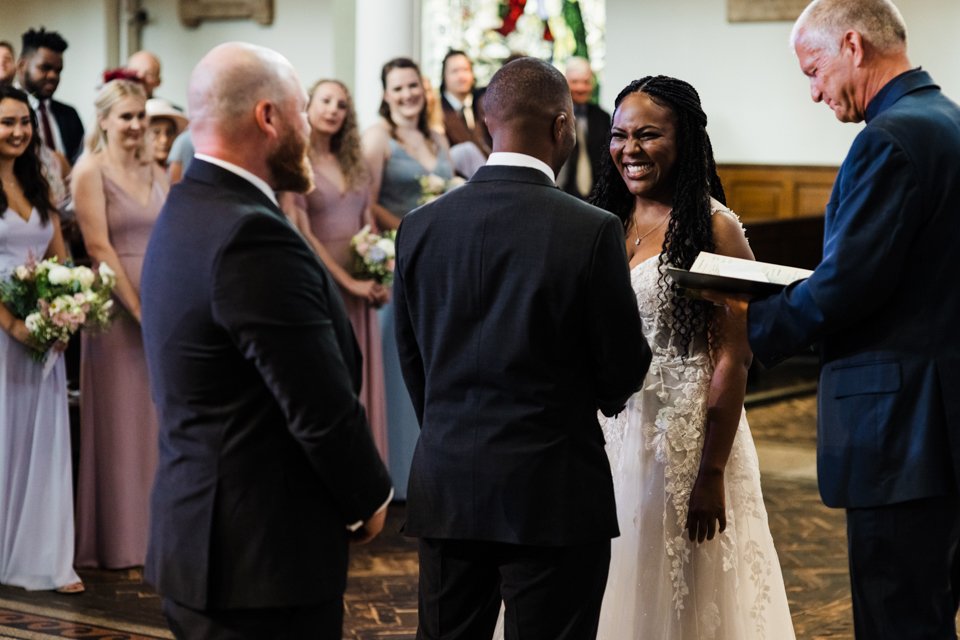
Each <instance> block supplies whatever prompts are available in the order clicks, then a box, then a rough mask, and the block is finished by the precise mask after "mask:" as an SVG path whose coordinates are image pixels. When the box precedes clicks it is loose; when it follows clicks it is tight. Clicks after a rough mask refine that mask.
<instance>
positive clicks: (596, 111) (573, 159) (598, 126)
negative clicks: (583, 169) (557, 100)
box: [560, 103, 610, 199]
mask: <svg viewBox="0 0 960 640" xmlns="http://www.w3.org/2000/svg"><path fill="white" fill-rule="evenodd" d="M586 108H587V154H588V155H589V156H590V168H591V171H592V173H593V182H596V179H597V176H599V175H600V158H602V157H603V154H605V153H610V150H609V148H608V146H607V145H608V142H607V139H608V137H609V135H610V114H609V113H607V112H606V111H604V110H603V109H601V108H600V107H599V106H597V105H595V104H592V103H588V104H587V105H586ZM581 144H583V140H580V139H579V138H578V139H577V145H576V146H575V147H574V148H573V153H571V154H570V157H569V158H567V162H566V164H564V166H563V169H562V170H561V171H560V176H561V181H562V184H561V185H560V188H561V189H563V190H564V191H566V192H567V193H569V194H571V195H575V196H577V197H578V198H584V199H586V198H587V196H589V195H590V194H589V193H580V191H579V190H578V189H577V158H578V156H579V154H580V145H581ZM591 187H592V185H591Z"/></svg>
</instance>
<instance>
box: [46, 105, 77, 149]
mask: <svg viewBox="0 0 960 640" xmlns="http://www.w3.org/2000/svg"><path fill="white" fill-rule="evenodd" d="M50 113H51V114H52V115H53V119H54V120H55V121H56V123H57V128H59V129H60V139H61V140H63V148H64V151H65V154H64V155H66V156H67V160H69V161H70V164H74V163H75V162H76V161H77V158H79V157H80V154H81V153H83V122H81V121H80V116H79V115H78V114H77V110H76V109H74V108H73V107H71V106H70V105H68V104H65V103H63V102H57V101H56V100H50Z"/></svg>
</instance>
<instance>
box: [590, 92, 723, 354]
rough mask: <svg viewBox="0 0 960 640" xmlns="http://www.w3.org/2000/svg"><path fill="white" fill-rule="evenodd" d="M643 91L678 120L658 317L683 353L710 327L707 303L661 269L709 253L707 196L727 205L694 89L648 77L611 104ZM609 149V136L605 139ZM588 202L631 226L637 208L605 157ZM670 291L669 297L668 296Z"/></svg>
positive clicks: (686, 264) (710, 233)
mask: <svg viewBox="0 0 960 640" xmlns="http://www.w3.org/2000/svg"><path fill="white" fill-rule="evenodd" d="M633 93H644V94H646V95H648V96H649V97H650V99H651V100H653V101H654V102H655V103H657V104H659V105H660V106H663V107H666V108H668V109H670V110H671V111H672V112H673V114H674V117H675V118H676V123H677V129H676V137H677V140H676V144H677V162H676V166H675V167H674V169H673V176H674V181H675V185H674V192H673V210H672V211H671V213H670V222H669V224H668V225H667V231H666V234H665V237H664V239H663V249H662V252H661V254H660V267H661V269H660V280H659V293H658V298H659V300H660V305H659V308H660V313H661V314H663V316H664V320H665V321H666V322H667V324H668V326H669V327H670V328H671V329H672V330H673V332H674V333H675V334H676V335H677V337H678V338H679V344H678V345H677V348H678V349H679V350H680V354H681V355H687V353H688V351H689V347H690V343H691V342H692V341H693V339H694V337H695V336H697V335H703V333H704V332H706V331H708V329H709V328H710V327H709V325H710V318H711V316H712V309H711V305H710V304H709V303H706V302H701V301H696V300H691V299H689V298H685V297H683V296H681V295H678V291H677V286H676V285H675V284H672V283H670V281H669V280H668V279H667V276H666V272H665V270H664V269H663V267H664V266H666V265H670V266H674V267H679V268H681V269H689V268H690V265H692V264H693V261H694V259H695V258H696V257H697V254H698V253H700V252H701V251H713V250H714V248H715V245H714V241H713V227H712V224H711V220H710V219H711V212H710V197H711V196H712V197H713V198H715V199H717V200H718V201H720V202H721V203H724V204H726V195H725V194H724V192H723V186H722V185H721V184H720V178H719V177H718V176H717V166H716V162H715V161H714V159H713V147H712V145H711V144H710V136H708V135H707V129H706V126H707V116H706V114H705V113H704V112H703V107H702V106H701V105H700V96H699V95H698V94H697V90H696V89H694V88H693V87H692V86H691V85H690V84H689V83H687V82H684V81H683V80H677V79H676V78H670V77H667V76H646V77H644V78H640V79H639V80H634V81H633V82H631V83H630V84H629V85H627V86H626V87H625V88H624V89H623V91H621V92H620V95H618V96H617V99H616V101H615V103H614V104H615V110H616V108H619V107H620V103H621V102H623V100H624V98H626V97H627V96H628V95H630V94H633ZM608 146H609V136H608ZM590 202H591V203H593V204H594V205H596V206H598V207H601V208H603V209H606V210H607V211H610V212H612V213H614V214H615V215H616V216H617V217H619V218H620V220H621V221H622V223H623V228H624V230H626V229H627V226H628V225H629V223H630V220H631V217H632V214H633V208H634V204H635V198H634V196H633V195H632V194H631V193H630V192H629V191H628V190H627V187H626V185H625V184H624V182H623V178H622V177H621V176H620V174H619V172H618V171H617V168H616V166H615V165H614V164H613V160H612V159H611V157H610V154H609V153H604V154H603V157H602V158H601V160H600V175H599V177H598V180H597V182H596V185H595V186H594V189H593V193H592V194H591V197H590ZM668 290H670V292H672V295H668Z"/></svg>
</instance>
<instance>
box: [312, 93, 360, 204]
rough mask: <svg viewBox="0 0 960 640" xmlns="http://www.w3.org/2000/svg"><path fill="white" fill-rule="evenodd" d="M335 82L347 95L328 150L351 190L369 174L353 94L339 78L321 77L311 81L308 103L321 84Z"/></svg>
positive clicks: (358, 185)
mask: <svg viewBox="0 0 960 640" xmlns="http://www.w3.org/2000/svg"><path fill="white" fill-rule="evenodd" d="M325 84H335V85H337V86H338V87H340V88H341V89H343V94H344V95H345V96H346V97H347V115H346V116H345V117H344V119H343V125H341V127H340V131H337V132H336V133H335V134H333V136H331V137H330V151H332V152H333V155H334V156H336V158H337V162H338V163H339V164H340V169H341V171H343V177H344V180H345V181H346V183H347V189H348V190H352V189H355V188H357V187H360V186H362V185H364V184H365V183H366V182H367V181H368V180H369V179H370V175H369V172H368V171H367V164H366V162H364V161H363V153H362V152H361V151H360V131H359V129H358V127H357V111H356V109H355V108H354V106H353V96H351V95H350V90H349V89H347V85H345V84H343V83H342V82H340V81H339V80H333V79H326V78H324V79H321V80H317V81H316V82H314V83H313V86H312V87H310V93H309V95H310V102H309V103H308V104H307V108H308V109H309V108H310V104H311V103H313V96H314V95H315V94H316V92H317V89H319V88H320V86H321V85H325Z"/></svg>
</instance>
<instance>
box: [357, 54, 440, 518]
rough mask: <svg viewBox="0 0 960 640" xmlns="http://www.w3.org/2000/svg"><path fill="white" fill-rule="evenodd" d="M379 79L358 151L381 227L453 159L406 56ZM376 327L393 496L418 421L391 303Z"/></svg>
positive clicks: (393, 224) (401, 484)
mask: <svg viewBox="0 0 960 640" xmlns="http://www.w3.org/2000/svg"><path fill="white" fill-rule="evenodd" d="M380 81H381V83H382V85H383V101H382V102H381V103H380V116H381V117H380V119H379V120H378V121H377V123H376V124H374V125H373V126H371V127H370V128H369V129H367V130H366V131H365V132H364V134H363V154H364V157H365V158H366V160H367V165H368V166H369V167H370V173H371V178H372V180H373V185H372V189H371V194H372V196H371V197H372V198H373V200H374V203H373V204H372V206H371V210H372V211H373V215H374V217H375V219H376V221H377V223H378V224H379V225H380V227H381V228H384V229H396V228H397V227H398V226H399V225H400V220H401V218H403V216H405V215H406V214H407V213H409V212H410V211H411V210H413V209H415V208H417V207H418V206H419V205H420V204H421V202H420V200H421V198H422V196H423V188H422V187H421V184H420V180H421V178H424V177H426V176H428V175H431V174H433V175H435V176H437V177H439V178H442V179H443V180H450V179H451V178H453V164H452V163H451V161H450V152H449V149H447V142H446V140H445V139H444V138H443V136H442V135H440V134H439V133H437V132H436V131H432V130H431V129H430V127H429V125H428V123H427V113H426V111H427V110H426V93H425V91H424V88H423V79H422V77H421V75H420V69H419V68H418V67H417V65H416V64H415V63H414V62H413V61H412V60H410V59H409V58H396V59H394V60H390V61H389V62H387V63H386V64H385V65H383V69H382V71H381V73H380ZM380 328H381V332H382V336H383V365H384V380H385V383H386V390H387V431H388V434H389V436H390V475H391V477H392V478H393V486H394V490H395V492H396V493H395V494H394V497H395V498H397V499H398V500H405V499H406V497H407V480H408V478H409V476H410V463H411V462H412V461H413V452H414V449H416V446H417V438H418V437H419V436H420V426H419V424H417V415H416V412H415V411H414V409H413V403H412V402H411V401H410V395H409V394H408V393H407V387H406V385H405V384H404V381H403V373H402V372H401V370H400V355H399V353H398V351H397V340H396V336H395V335H394V324H393V305H392V304H388V305H386V306H384V307H383V308H382V309H381V310H380Z"/></svg>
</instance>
